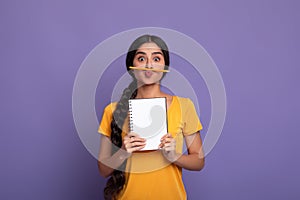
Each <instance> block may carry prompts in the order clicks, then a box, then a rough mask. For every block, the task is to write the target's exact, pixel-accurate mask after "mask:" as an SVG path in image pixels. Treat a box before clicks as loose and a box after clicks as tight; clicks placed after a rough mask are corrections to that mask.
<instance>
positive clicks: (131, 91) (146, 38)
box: [104, 35, 170, 200]
mask: <svg viewBox="0 0 300 200" xmlns="http://www.w3.org/2000/svg"><path fill="white" fill-rule="evenodd" d="M149 42H153V43H155V44H156V45H157V46H158V47H160V49H161V51H162V53H163V56H164V60H165V67H164V68H165V69H169V64H170V57H169V50H168V47H167V45H166V43H165V42H164V41H163V40H162V39H161V38H159V37H157V36H154V35H142V36H140V37H138V38H137V39H136V40H135V41H134V42H133V43H132V44H131V46H130V47H129V49H128V52H127V56H126V67H127V71H128V73H129V74H130V75H131V76H132V79H133V80H132V82H131V83H130V84H129V86H128V87H127V88H125V89H124V91H123V94H122V96H121V98H120V100H119V101H118V103H117V105H116V109H115V111H114V112H113V118H112V122H111V125H110V126H111V136H110V138H111V142H112V143H113V144H114V145H112V146H113V148H112V154H114V153H115V152H116V151H117V150H118V149H119V148H121V146H122V142H123V138H122V127H123V125H124V122H125V119H126V117H127V113H128V100H129V99H134V98H135V97H136V96H137V80H136V78H135V76H134V74H133V73H132V72H131V70H130V68H129V67H130V66H133V59H134V56H135V54H136V51H137V49H138V48H139V47H140V46H141V45H142V44H144V43H149ZM165 74H166V73H164V74H163V77H164V76H165ZM163 77H162V78H163ZM125 167H126V161H124V162H123V164H122V165H121V166H120V167H119V168H118V169H115V170H114V171H113V173H112V175H111V177H110V178H109V179H108V181H107V183H106V187H105V188H104V198H105V200H111V199H115V198H116V196H117V195H118V193H119V192H120V191H121V190H122V189H123V186H124V184H125V173H124V170H125Z"/></svg>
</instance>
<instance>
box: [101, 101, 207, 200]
mask: <svg viewBox="0 0 300 200" xmlns="http://www.w3.org/2000/svg"><path fill="white" fill-rule="evenodd" d="M115 108H116V102H114V103H110V104H109V105H108V106H106V107H105V109H104V113H103V116H102V120H101V123H100V126H99V129H98V132H99V133H101V134H103V135H105V136H107V137H110V134H111V128H110V123H111V120H112V113H113V111H114V110H115ZM167 116H168V119H167V121H168V133H170V134H171V135H172V136H173V137H174V138H176V151H177V152H179V153H182V150H183V139H184V136H185V135H190V134H193V133H195V132H197V131H199V130H201V129H202V125H201V122H200V120H199V118H198V115H197V112H196V110H195V107H194V104H193V102H192V101H191V100H190V99H189V98H183V97H178V96H173V99H172V102H171V105H170V107H169V108H168V110H167ZM123 130H126V131H123V132H122V137H124V135H125V134H126V132H127V131H128V118H126V119H125V122H124V126H123ZM128 172H130V173H128ZM118 199H120V200H127V199H130V200H143V199H147V200H149V199H150V200H152V199H155V200H156V199H166V200H168V199H170V200H176V199H178V200H184V199H186V192H185V188H184V184H183V182H182V169H181V168H180V167H178V166H176V165H175V164H170V163H169V162H168V161H167V160H166V159H165V158H164V156H163V155H162V153H161V151H160V150H154V151H144V152H143V151H140V152H134V153H132V155H131V157H130V158H128V159H127V164H126V182H125V185H124V188H123V190H122V191H121V192H120V193H119V195H118Z"/></svg>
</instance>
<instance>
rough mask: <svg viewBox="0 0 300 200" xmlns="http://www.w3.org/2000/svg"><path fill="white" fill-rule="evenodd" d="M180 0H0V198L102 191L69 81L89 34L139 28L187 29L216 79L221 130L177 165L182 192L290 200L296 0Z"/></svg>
mask: <svg viewBox="0 0 300 200" xmlns="http://www.w3.org/2000/svg"><path fill="white" fill-rule="evenodd" d="M188 2H190V1H188ZM188 2H186V3H175V1H168V2H167V1H149V2H143V1H118V2H117V1H110V2H108V1H106V2H105V3H104V2H102V3H101V2H98V1H66V0H65V1H56V0H53V1H33V0H31V1H30V0H29V1H1V3H0V10H1V12H0V15H1V17H0V24H1V29H0V34H1V37H0V44H1V53H0V60H1V68H0V69H1V72H0V88H1V90H0V91H1V104H0V117H1V120H0V122H1V126H0V127H1V139H0V155H1V157H0V158H1V165H0V166H1V168H0V169H1V170H0V199H49V200H50V199H51V200H52V199H56V200H58V199H73V200H75V199H78V200H81V199H101V198H102V188H103V184H104V183H105V180H104V179H103V178H102V177H100V175H99V174H98V171H97V165H96V160H95V159H94V158H93V157H92V156H91V155H90V154H89V153H88V151H87V150H86V149H85V147H84V146H83V145H82V144H81V141H80V139H79V137H78V135H77V132H76V129H75V126H74V122H73V116H72V89H73V83H74V79H75V76H76V73H77V70H78V69H79V66H80V64H81V63H82V61H83V59H84V58H85V57H86V56H87V54H88V53H89V52H90V51H91V50H92V49H93V48H94V47H95V46H96V45H97V44H99V43H100V42H101V41H103V40H105V39H106V38H108V37H110V36H111V35H113V34H116V33H118V32H121V31H125V30H127V29H131V28H137V27H145V26H157V27H165V28H170V29H174V30H177V31H180V32H182V33H185V34H187V35H189V36H190V37H192V38H194V39H195V40H196V41H197V42H199V43H200V44H201V45H202V46H203V47H204V48H205V49H206V50H207V51H208V53H209V54H210V56H211V57H212V58H213V60H214V61H215V63H216V64H217V66H218V68H219V70H220V72H221V74H222V77H223V81H224V84H225V87H226V92H227V100H228V107H227V118H226V122H225V126H224V129H223V132H222V135H221V137H220V140H219V141H218V143H217V145H216V146H215V148H214V149H213V151H212V152H211V153H210V154H209V155H208V156H207V158H206V166H205V169H204V170H203V171H201V172H189V171H184V181H185V185H186V187H187V190H188V194H189V198H190V199H192V200H193V199H209V200H212V199H216V200H217V199H273V200H275V199H299V198H300V192H299V185H300V180H299V179H300V178H299V177H300V173H299V168H300V161H299V155H298V152H299V150H300V148H299V144H298V143H299V139H300V136H299V132H300V128H299V119H300V114H299V111H300V109H299V108H300V106H299V102H300V94H299V89H297V86H299V82H300V81H299V77H298V75H299V73H300V70H299V60H298V57H299V52H300V47H299V46H300V43H299V35H300V31H299V30H300V29H299V28H300V27H299V17H300V14H299V9H300V3H299V2H298V1H296V0H286V1H283V0H282V1H280V0H276V1H275V0H253V1H247V2H245V1H239V0H228V1H223V0H215V1H192V2H191V3H188ZM297 55H298V57H296V56H297ZM100 83H101V82H100ZM99 87H101V85H100V86H99ZM98 92H99V91H98ZM197 95H198V96H201V95H202V93H201V91H199V93H198V94H197ZM205 95H207V93H205ZM107 99H108V98H107ZM97 100H99V98H97ZM105 103H106V102H99V104H97V107H98V108H102V107H103V106H104V104H105ZM203 105H204V103H203ZM200 106H201V104H200ZM201 109H203V111H204V113H208V114H209V109H210V108H203V107H202V108H201ZM97 112H98V114H99V115H100V114H101V110H100V109H99V110H98V111H97ZM201 117H203V123H204V126H207V125H208V123H209V116H204V114H201Z"/></svg>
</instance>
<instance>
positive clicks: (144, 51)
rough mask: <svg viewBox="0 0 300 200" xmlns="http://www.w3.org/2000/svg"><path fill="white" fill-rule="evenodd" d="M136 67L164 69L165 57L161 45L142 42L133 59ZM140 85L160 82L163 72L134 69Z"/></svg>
mask: <svg viewBox="0 0 300 200" xmlns="http://www.w3.org/2000/svg"><path fill="white" fill-rule="evenodd" d="M133 66H134V67H146V68H155V69H164V67H165V59H164V56H163V53H162V51H161V49H160V48H159V46H157V45H156V44H155V43H153V42H149V43H144V44H142V45H141V46H140V47H139V48H138V49H137V51H136V53H135V56H134V59H133ZM133 74H134V75H135V77H136V79H137V81H138V83H139V85H144V84H146V85H147V84H154V83H159V80H160V79H161V78H162V76H163V72H156V71H148V70H147V71H143V70H133Z"/></svg>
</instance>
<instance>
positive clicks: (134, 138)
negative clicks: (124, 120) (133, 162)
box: [130, 137, 146, 142]
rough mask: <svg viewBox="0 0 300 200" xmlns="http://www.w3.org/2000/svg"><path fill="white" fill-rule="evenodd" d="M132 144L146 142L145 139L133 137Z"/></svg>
mask: <svg viewBox="0 0 300 200" xmlns="http://www.w3.org/2000/svg"><path fill="white" fill-rule="evenodd" d="M130 141H131V142H146V139H145V138H140V137H132V138H131V139H130Z"/></svg>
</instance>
